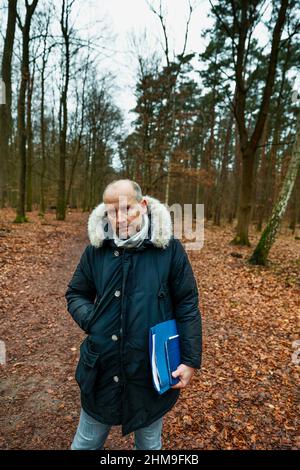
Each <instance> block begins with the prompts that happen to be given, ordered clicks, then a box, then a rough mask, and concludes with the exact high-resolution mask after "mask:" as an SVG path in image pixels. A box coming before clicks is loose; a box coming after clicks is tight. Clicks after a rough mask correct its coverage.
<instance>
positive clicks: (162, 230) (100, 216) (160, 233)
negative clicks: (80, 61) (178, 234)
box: [88, 195, 173, 248]
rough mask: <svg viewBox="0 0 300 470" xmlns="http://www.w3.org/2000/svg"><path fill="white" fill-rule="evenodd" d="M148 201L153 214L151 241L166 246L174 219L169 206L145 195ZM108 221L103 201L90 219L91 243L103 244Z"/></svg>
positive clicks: (89, 234)
mask: <svg viewBox="0 0 300 470" xmlns="http://www.w3.org/2000/svg"><path fill="white" fill-rule="evenodd" d="M144 198H145V199H146V200H147V203H148V206H147V208H148V214H150V215H151V241H152V243H153V245H154V246H156V247H158V248H166V247H167V245H168V243H169V241H170V238H171V236H172V233H173V228H172V219H171V215H170V212H169V210H168V209H167V207H166V206H165V205H164V204H163V203H161V202H160V201H159V200H158V199H156V198H154V197H151V196H148V195H146V196H144ZM106 223H107V218H106V216H105V204H104V202H101V204H99V205H98V206H96V207H95V209H93V211H92V212H91V214H90V216H89V219H88V236H89V239H90V242H91V245H93V246H95V247H96V248H98V247H100V246H102V244H103V241H104V239H105V238H106V236H107V235H106V234H105V231H104V226H105V224H106Z"/></svg>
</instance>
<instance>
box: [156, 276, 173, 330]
mask: <svg viewBox="0 0 300 470" xmlns="http://www.w3.org/2000/svg"><path fill="white" fill-rule="evenodd" d="M157 297H158V305H159V311H160V315H161V318H162V321H166V320H170V319H171V318H173V306H172V301H171V297H170V292H169V288H168V283H167V281H164V282H162V283H161V284H160V287H159V290H158V293H157Z"/></svg>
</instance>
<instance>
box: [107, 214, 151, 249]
mask: <svg viewBox="0 0 300 470" xmlns="http://www.w3.org/2000/svg"><path fill="white" fill-rule="evenodd" d="M148 229H149V217H148V214H147V213H145V214H143V221H142V227H141V229H140V230H139V231H138V232H136V233H134V234H133V235H132V236H131V237H129V238H126V239H122V238H119V237H118V236H117V234H116V233H115V232H114V234H113V238H114V242H115V244H116V245H117V246H120V247H124V248H133V247H138V246H140V245H141V244H142V243H143V241H144V240H145V238H147V235H148Z"/></svg>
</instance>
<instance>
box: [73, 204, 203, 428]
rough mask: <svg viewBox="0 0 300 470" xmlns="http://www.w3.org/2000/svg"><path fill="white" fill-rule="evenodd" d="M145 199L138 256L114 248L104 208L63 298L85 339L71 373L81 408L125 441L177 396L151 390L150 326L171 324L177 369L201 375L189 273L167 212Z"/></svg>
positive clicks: (92, 221) (92, 223)
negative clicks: (144, 232)
mask: <svg viewBox="0 0 300 470" xmlns="http://www.w3.org/2000/svg"><path fill="white" fill-rule="evenodd" d="M145 198H146V199H147V202H148V216H149V219H150V224H149V232H148V238H146V239H145V240H144V242H143V244H142V245H141V246H140V247H137V248H119V247H117V246H116V245H115V243H114V241H113V239H112V237H110V236H109V233H111V232H109V223H108V220H107V217H106V212H105V205H104V203H101V204H99V205H98V206H97V207H96V208H95V209H94V210H93V211H92V213H91V214H90V216H89V220H88V235H89V239H90V244H89V245H87V246H86V248H85V249H84V251H83V253H82V255H81V257H80V261H79V263H78V265H77V267H76V269H75V272H74V274H73V276H72V279H71V280H70V282H69V283H68V287H67V291H66V293H65V297H66V300H67V309H68V311H69V313H70V314H71V315H72V317H73V319H74V320H75V321H76V322H77V324H78V325H79V326H80V328H81V329H82V330H84V331H85V332H86V334H87V336H86V337H85V339H84V341H83V342H82V344H81V346H80V358H79V362H78V365H77V368H76V372H75V378H76V381H77V383H78V385H79V388H80V395H81V406H82V407H83V409H84V410H85V411H86V412H87V413H88V414H89V415H90V416H92V417H94V418H95V419H96V420H98V421H100V422H102V423H105V424H111V425H122V435H123V436H125V435H126V434H129V433H131V432H132V431H135V430H137V429H139V428H142V427H145V426H148V425H150V424H152V423H153V422H154V421H156V420H157V419H158V418H160V417H161V416H163V415H164V414H165V413H166V412H167V411H169V410H170V409H171V408H172V407H173V405H174V404H175V403H176V401H177V399H178V397H179V395H180V389H169V390H167V391H166V392H165V393H163V394H162V395H159V394H158V392H157V391H156V390H155V388H154V385H153V382H152V374H151V366H150V359H149V344H148V335H149V328H150V327H151V326H153V325H155V324H156V323H159V322H162V321H165V320H169V319H171V318H175V319H176V322H177V329H178V333H179V335H180V347H181V363H182V364H186V365H188V366H191V367H194V368H196V369H200V367H201V356H202V322H201V314H200V310H199V306H198V303H199V298H198V289H197V284H196V281H195V278H194V274H193V271H192V267H191V265H190V262H189V259H188V256H187V253H186V251H185V249H184V247H183V245H182V244H181V242H180V240H179V239H177V238H175V237H174V236H173V234H172V221H171V216H170V213H169V211H168V210H167V208H166V207H165V206H164V205H163V204H162V203H161V202H160V201H158V200H157V199H155V198H153V197H150V196H145ZM161 221H162V224H161V223H160V222H161ZM107 229H108V231H106V230H107Z"/></svg>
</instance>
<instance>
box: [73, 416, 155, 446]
mask: <svg viewBox="0 0 300 470" xmlns="http://www.w3.org/2000/svg"><path fill="white" fill-rule="evenodd" d="M162 423H163V417H161V418H159V419H158V420H157V421H154V423H152V424H150V425H149V426H146V427H145V428H140V429H137V430H136V431H134V444H135V445H134V448H133V450H160V449H161V448H162V441H161V432H162ZM111 426H112V425H111V424H103V423H100V422H99V421H96V420H95V419H94V418H92V417H91V416H90V415H88V414H87V413H86V412H85V411H84V410H83V408H81V410H80V418H79V424H78V427H77V430H76V433H75V436H74V439H73V442H72V444H71V450H103V445H104V443H105V441H106V438H107V436H108V434H109V431H110V428H111Z"/></svg>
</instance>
